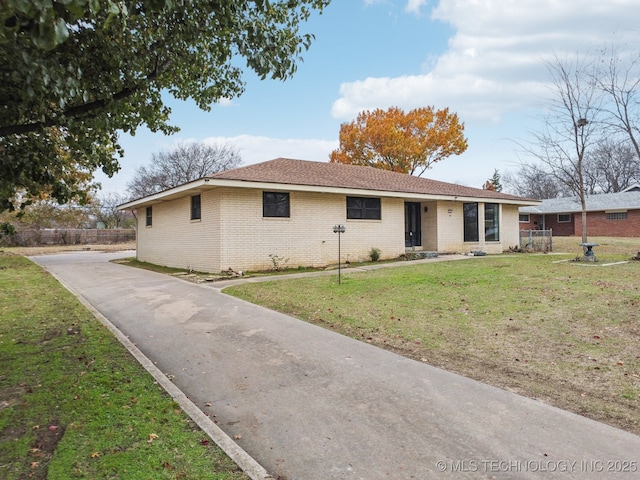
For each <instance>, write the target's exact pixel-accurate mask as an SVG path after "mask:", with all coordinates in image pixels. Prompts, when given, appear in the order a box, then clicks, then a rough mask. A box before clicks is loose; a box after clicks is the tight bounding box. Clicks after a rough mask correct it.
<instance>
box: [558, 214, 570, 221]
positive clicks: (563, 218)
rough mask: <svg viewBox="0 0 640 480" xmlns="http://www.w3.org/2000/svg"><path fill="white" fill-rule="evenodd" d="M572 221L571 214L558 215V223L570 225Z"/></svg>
mask: <svg viewBox="0 0 640 480" xmlns="http://www.w3.org/2000/svg"><path fill="white" fill-rule="evenodd" d="M570 221H571V214H570V213H559V214H558V223H569V222H570Z"/></svg>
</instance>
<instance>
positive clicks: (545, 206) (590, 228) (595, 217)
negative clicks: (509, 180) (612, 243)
mask: <svg viewBox="0 0 640 480" xmlns="http://www.w3.org/2000/svg"><path fill="white" fill-rule="evenodd" d="M520 229H521V230H552V232H553V235H555V236H578V237H579V236H582V207H581V205H580V199H579V198H577V197H564V198H551V199H548V200H542V202H541V203H540V205H537V206H527V207H521V208H520ZM587 233H588V234H589V235H591V236H595V237H599V236H603V237H640V185H633V186H631V187H629V188H627V189H626V190H625V191H623V192H619V193H603V194H599V195H589V196H588V197H587Z"/></svg>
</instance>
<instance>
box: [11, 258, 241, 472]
mask: <svg viewBox="0 0 640 480" xmlns="http://www.w3.org/2000/svg"><path fill="white" fill-rule="evenodd" d="M0 365H1V366H2V368H1V370H0V478H2V479H6V480H13V479H27V478H31V479H46V478H55V479H63V478H64V479H74V478H91V479H94V478H95V479H102V478H132V479H148V478H149V479H150V478H153V479H178V478H180V479H193V480H199V479H219V480H221V479H228V480H231V479H243V478H247V477H246V476H245V475H244V474H243V473H242V472H241V471H240V470H239V468H238V467H237V466H236V465H235V464H234V463H233V462H232V461H231V460H230V459H229V458H228V457H227V456H226V455H225V454H224V453H223V452H222V451H221V450H220V449H219V448H217V447H216V446H215V445H214V444H213V442H211V443H210V441H209V438H208V437H207V436H206V435H205V434H204V433H203V432H202V431H201V430H200V429H199V428H198V427H197V426H196V425H195V424H194V423H193V422H192V421H191V420H190V419H189V417H188V416H187V415H186V414H185V413H184V412H183V411H182V410H181V409H180V408H179V406H178V404H177V403H175V402H174V401H173V400H172V399H171V398H170V396H169V395H168V394H166V392H164V390H162V389H161V387H160V386H159V385H157V384H156V383H155V381H154V379H153V378H152V377H151V375H150V374H148V373H147V372H146V371H145V370H144V369H143V368H142V367H141V366H140V365H139V364H138V362H137V361H136V360H135V359H134V358H133V357H132V356H131V355H130V354H129V352H128V351H127V350H126V349H125V348H124V347H123V346H122V345H121V344H120V343H119V342H118V341H117V340H116V339H115V338H114V337H113V335H112V334H111V333H110V332H109V331H108V330H107V329H106V328H105V327H104V326H103V325H102V324H101V323H100V322H99V321H98V320H96V319H95V317H94V316H93V315H92V314H91V313H90V312H89V311H88V310H87V309H86V308H84V307H83V306H82V305H81V304H80V303H79V302H78V301H77V300H76V299H75V297H73V296H72V295H71V294H70V293H69V292H68V291H67V290H65V289H64V288H63V287H62V286H61V285H60V284H59V283H58V282H57V281H56V280H55V279H54V278H53V277H51V276H50V275H48V274H46V273H45V272H44V271H43V270H42V269H41V268H40V267H38V266H37V265H35V264H33V263H32V262H31V261H29V260H27V259H25V258H23V257H20V256H17V255H11V254H6V253H4V254H3V253H1V252H0Z"/></svg>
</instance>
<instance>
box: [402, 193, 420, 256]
mask: <svg viewBox="0 0 640 480" xmlns="http://www.w3.org/2000/svg"><path fill="white" fill-rule="evenodd" d="M421 224H422V222H421V221H420V203H419V202H405V204H404V245H405V247H416V246H418V245H422V228H421Z"/></svg>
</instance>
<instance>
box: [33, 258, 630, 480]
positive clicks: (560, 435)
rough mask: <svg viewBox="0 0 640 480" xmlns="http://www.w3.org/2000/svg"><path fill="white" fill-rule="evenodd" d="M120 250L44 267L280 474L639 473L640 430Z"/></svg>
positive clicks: (289, 478) (372, 479)
mask: <svg viewBox="0 0 640 480" xmlns="http://www.w3.org/2000/svg"><path fill="white" fill-rule="evenodd" d="M118 256H130V253H129V254H127V253H125V254H124V255H123V254H122V253H120V254H106V253H99V252H79V253H67V254H61V255H53V256H40V257H32V259H33V260H34V261H35V262H37V263H39V264H41V265H43V266H44V267H45V268H46V269H48V270H49V271H50V272H52V273H53V274H55V275H56V277H57V278H58V279H60V280H61V281H62V282H63V283H64V284H65V285H66V286H67V288H69V289H70V290H72V291H73V292H74V293H76V294H77V295H78V296H80V297H81V298H83V299H85V300H86V302H88V303H89V304H91V305H92V306H93V307H94V308H95V309H96V310H97V311H99V312H100V314H102V315H103V316H104V317H106V318H107V319H109V320H110V321H111V322H112V323H113V324H114V325H115V326H117V328H118V329H120V331H122V332H123V333H124V334H125V335H126V336H127V337H128V338H129V339H130V340H131V341H132V342H133V343H134V344H135V345H136V346H137V347H138V348H139V349H140V350H141V351H142V352H143V353H144V355H146V357H148V358H149V359H150V360H151V361H152V362H153V364H155V365H156V366H157V367H158V368H159V369H160V370H161V371H162V372H164V373H165V374H166V375H167V376H168V377H169V378H171V379H172V381H173V384H175V386H177V387H178V388H179V389H180V390H182V391H183V392H184V393H185V394H186V396H188V397H189V399H191V401H193V403H194V404H195V405H197V407H199V408H200V409H201V410H202V411H204V412H207V413H208V415H209V418H210V419H214V420H215V421H216V422H217V425H218V426H219V427H220V428H222V430H224V431H225V432H226V433H227V435H229V437H231V438H233V439H234V440H235V442H236V443H237V444H238V445H239V446H240V447H241V448H242V449H243V450H244V451H246V452H247V453H248V454H249V455H250V456H251V457H253V458H254V459H255V460H256V461H257V462H258V463H259V464H260V465H262V466H263V467H264V468H265V469H266V471H267V472H268V473H269V474H271V476H272V477H273V478H276V479H280V480H285V479H286V480H294V479H295V480H314V479H322V480H330V479H366V480H377V479H394V480H401V479H420V480H427V479H440V478H535V479H539V478H580V479H584V478H597V479H601V478H628V479H631V478H638V475H639V474H638V471H639V470H640V437H638V436H636V435H633V434H630V433H627V432H624V431H622V430H618V429H615V428H612V427H609V426H607V425H604V424H601V423H598V422H594V421H591V420H588V419H586V418H583V417H580V416H577V415H574V414H571V413H568V412H565V411H562V410H559V409H556V408H553V407H549V406H547V405H544V404H542V403H539V402H536V401H533V400H530V399H527V398H524V397H521V396H518V395H515V394H512V393H509V392H506V391H504V390H501V389H497V388H493V387H490V386H487V385H484V384H481V383H478V382H475V381H472V380H469V379H467V378H464V377H461V376H458V375H455V374H451V373H448V372H445V371H443V370H440V369H437V368H433V367H431V366H429V365H425V364H422V363H420V362H416V361H413V360H409V359H405V358H403V357H400V356H398V355H395V354H393V353H390V352H387V351H384V350H381V349H378V348H376V347H373V346H371V345H369V344H366V343H362V342H358V341H355V340H352V339H349V338H347V337H344V336H342V335H339V334H336V333H333V332H330V331H327V330H324V329H322V328H319V327H317V326H314V325H310V324H307V323H305V322H302V321H299V320H296V319H294V318H291V317H289V316H286V315H282V314H279V313H275V312H273V311H270V310H267V309H265V308H262V307H258V306H255V305H252V304H249V303H246V302H243V301H241V300H237V299H234V298H231V297H229V296H226V295H224V294H222V293H221V292H220V291H219V290H218V289H216V288H211V287H210V286H202V285H196V284H192V283H188V282H185V281H182V280H179V279H176V278H172V277H170V276H167V275H161V274H157V273H153V272H148V271H145V270H139V269H135V268H130V267H126V266H122V265H117V264H114V263H109V260H111V259H113V258H116V257H118Z"/></svg>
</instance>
